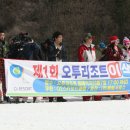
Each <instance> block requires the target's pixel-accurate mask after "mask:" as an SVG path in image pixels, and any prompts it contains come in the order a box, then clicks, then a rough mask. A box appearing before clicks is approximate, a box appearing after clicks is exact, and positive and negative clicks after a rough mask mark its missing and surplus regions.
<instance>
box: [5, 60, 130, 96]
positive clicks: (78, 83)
mask: <svg viewBox="0 0 130 130" xmlns="http://www.w3.org/2000/svg"><path fill="white" fill-rule="evenodd" d="M5 68H6V69H5V74H6V86H7V95H8V96H83V95H116V94H128V93H129V90H130V63H129V62H48V61H27V60H10V59H5Z"/></svg>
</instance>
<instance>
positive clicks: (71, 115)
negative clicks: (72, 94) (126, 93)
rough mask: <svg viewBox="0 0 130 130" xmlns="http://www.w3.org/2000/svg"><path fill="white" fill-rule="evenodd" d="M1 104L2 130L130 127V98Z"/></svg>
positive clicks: (115, 129)
mask: <svg viewBox="0 0 130 130" xmlns="http://www.w3.org/2000/svg"><path fill="white" fill-rule="evenodd" d="M73 99H74V98H69V97H68V100H69V102H64V103H63V102H62V103H58V102H53V103H49V102H43V103H20V104H0V129H1V130H16V129H18V130H130V100H106V101H88V102H83V101H81V98H77V100H73Z"/></svg>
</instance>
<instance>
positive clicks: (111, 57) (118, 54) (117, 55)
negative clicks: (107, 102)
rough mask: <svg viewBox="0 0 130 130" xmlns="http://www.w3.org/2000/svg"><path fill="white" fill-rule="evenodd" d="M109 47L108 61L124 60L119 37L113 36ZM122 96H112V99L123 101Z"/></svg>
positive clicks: (107, 52)
mask: <svg viewBox="0 0 130 130" xmlns="http://www.w3.org/2000/svg"><path fill="white" fill-rule="evenodd" d="M109 42H110V44H109V46H108V47H107V49H106V54H105V55H107V60H108V61H121V60H123V58H124V57H123V52H122V50H121V49H120V48H119V46H118V44H119V43H120V41H119V38H118V37H117V36H111V37H110V38H109ZM121 97H122V96H121V95H114V96H111V99H121Z"/></svg>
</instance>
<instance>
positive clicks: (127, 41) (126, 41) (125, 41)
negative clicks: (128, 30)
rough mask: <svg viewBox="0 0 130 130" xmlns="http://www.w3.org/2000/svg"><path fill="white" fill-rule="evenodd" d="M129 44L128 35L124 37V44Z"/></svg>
mask: <svg viewBox="0 0 130 130" xmlns="http://www.w3.org/2000/svg"><path fill="white" fill-rule="evenodd" d="M128 44H129V45H130V39H129V38H127V37H124V39H123V45H124V46H126V45H128Z"/></svg>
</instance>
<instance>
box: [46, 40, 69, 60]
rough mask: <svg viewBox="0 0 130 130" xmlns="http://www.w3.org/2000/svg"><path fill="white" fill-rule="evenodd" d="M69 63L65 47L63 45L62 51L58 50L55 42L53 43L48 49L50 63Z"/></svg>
mask: <svg viewBox="0 0 130 130" xmlns="http://www.w3.org/2000/svg"><path fill="white" fill-rule="evenodd" d="M57 58H58V59H59V61H63V62H64V61H67V55H66V50H65V47H64V45H63V44H62V45H61V50H59V49H58V48H56V46H55V44H54V42H52V43H51V44H50V46H49V48H48V61H57Z"/></svg>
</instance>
